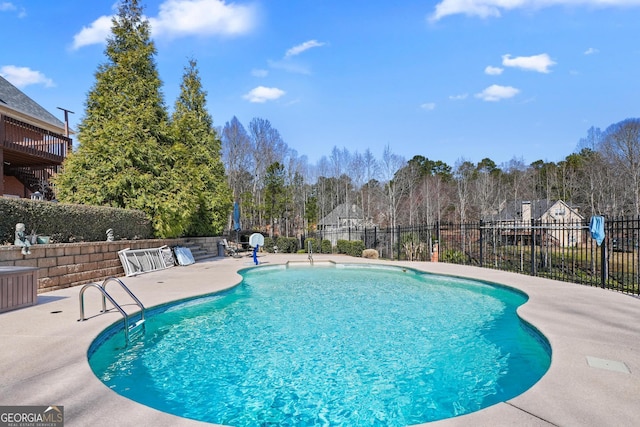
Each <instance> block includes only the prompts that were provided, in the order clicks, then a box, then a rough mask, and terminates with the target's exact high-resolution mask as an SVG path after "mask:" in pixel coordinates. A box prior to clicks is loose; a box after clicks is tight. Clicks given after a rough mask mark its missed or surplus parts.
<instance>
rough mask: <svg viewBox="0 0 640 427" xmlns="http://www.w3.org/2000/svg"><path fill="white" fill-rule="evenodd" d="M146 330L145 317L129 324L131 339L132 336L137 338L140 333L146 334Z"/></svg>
mask: <svg viewBox="0 0 640 427" xmlns="http://www.w3.org/2000/svg"><path fill="white" fill-rule="evenodd" d="M144 331H145V324H144V319H140V320H138V321H137V322H136V323H134V324H133V325H130V326H129V340H131V338H135V337H136V336H138V335H144Z"/></svg>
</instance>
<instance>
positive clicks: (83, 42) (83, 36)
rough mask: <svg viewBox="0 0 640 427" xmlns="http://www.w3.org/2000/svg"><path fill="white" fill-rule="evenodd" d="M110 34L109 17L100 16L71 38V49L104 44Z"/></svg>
mask: <svg viewBox="0 0 640 427" xmlns="http://www.w3.org/2000/svg"><path fill="white" fill-rule="evenodd" d="M110 33H111V16H101V17H100V18H98V19H96V20H95V21H93V22H92V23H91V25H89V26H88V27H82V30H80V32H79V33H78V34H76V35H74V36H73V49H80V48H81V47H83V46H89V45H92V44H99V43H104V42H105V41H106V40H107V37H108V36H109V34H110Z"/></svg>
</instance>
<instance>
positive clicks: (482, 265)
mask: <svg viewBox="0 0 640 427" xmlns="http://www.w3.org/2000/svg"><path fill="white" fill-rule="evenodd" d="M483 224H484V222H483V221H482V220H480V267H484V262H483V259H482V258H483V250H482V249H483V248H484V244H483V241H482V225H483Z"/></svg>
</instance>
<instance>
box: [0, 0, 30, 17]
mask: <svg viewBox="0 0 640 427" xmlns="http://www.w3.org/2000/svg"><path fill="white" fill-rule="evenodd" d="M16 10H18V7H17V6H16V5H15V4H13V3H11V2H8V1H5V2H0V12H14V11H16ZM25 16H27V11H26V10H25V8H24V7H21V8H20V10H19V12H18V18H24V17H25Z"/></svg>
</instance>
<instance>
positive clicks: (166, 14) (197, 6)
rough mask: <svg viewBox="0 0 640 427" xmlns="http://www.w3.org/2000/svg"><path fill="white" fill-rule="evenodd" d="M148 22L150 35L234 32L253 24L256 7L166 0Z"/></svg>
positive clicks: (213, 0)
mask: <svg viewBox="0 0 640 427" xmlns="http://www.w3.org/2000/svg"><path fill="white" fill-rule="evenodd" d="M149 22H150V23H151V28H152V30H153V34H154V36H168V37H179V36H185V35H187V36H189V35H222V36H237V35H241V34H246V33H248V32H250V31H251V30H252V29H253V28H254V26H255V24H256V10H255V8H254V7H253V6H244V5H238V4H235V3H227V2H226V1H224V0H166V1H165V2H164V3H162V4H161V5H160V12H159V13H158V17H157V18H149Z"/></svg>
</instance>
